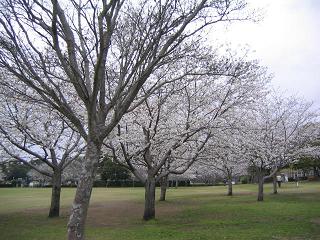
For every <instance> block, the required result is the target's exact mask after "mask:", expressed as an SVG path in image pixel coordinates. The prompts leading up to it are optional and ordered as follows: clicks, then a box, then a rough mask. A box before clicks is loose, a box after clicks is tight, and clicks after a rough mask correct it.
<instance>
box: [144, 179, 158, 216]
mask: <svg viewBox="0 0 320 240" xmlns="http://www.w3.org/2000/svg"><path fill="white" fill-rule="evenodd" d="M155 198H156V180H155V178H154V177H153V176H148V177H147V180H146V182H145V202H144V214H143V219H144V220H146V221H148V220H150V219H154V218H155Z"/></svg>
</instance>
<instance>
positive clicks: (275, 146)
mask: <svg viewBox="0 0 320 240" xmlns="http://www.w3.org/2000/svg"><path fill="white" fill-rule="evenodd" d="M310 107H311V104H310V103H306V102H304V101H303V100H301V99H297V98H294V97H290V98H281V97H277V96H272V95H271V96H270V97H269V98H267V99H266V100H265V101H262V102H261V103H260V104H258V105H257V106H256V108H255V109H254V110H253V111H252V114H248V115H249V116H248V118H247V121H248V128H247V129H246V130H245V131H247V132H246V133H245V134H244V135H245V137H244V139H246V143H245V145H246V149H247V157H248V159H249V160H250V162H251V163H250V165H251V166H253V167H254V168H255V169H257V174H258V179H259V191H258V201H263V184H264V181H265V179H267V178H270V177H273V176H274V175H275V174H276V173H277V171H278V170H279V169H281V168H282V167H284V166H286V165H288V164H289V163H290V162H292V161H293V160H294V159H295V156H297V154H298V150H299V148H300V147H301V146H302V145H303V144H304V143H305V141H306V140H307V139H308V128H309V127H310V126H311V125H312V124H311V123H312V121H313V120H314V118H315V117H316V115H315V114H314V112H312V111H311V109H310ZM275 187H276V185H275Z"/></svg>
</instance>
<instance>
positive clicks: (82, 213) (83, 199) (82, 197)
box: [68, 141, 101, 240]
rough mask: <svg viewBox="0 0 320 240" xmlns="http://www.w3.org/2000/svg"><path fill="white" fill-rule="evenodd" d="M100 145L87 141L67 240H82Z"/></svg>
mask: <svg viewBox="0 0 320 240" xmlns="http://www.w3.org/2000/svg"><path fill="white" fill-rule="evenodd" d="M100 148H101V145H99V144H97V143H94V142H93V141H88V144H87V150H86V155H85V160H84V166H83V169H82V173H81V176H80V179H79V182H78V187H77V191H76V195H75V199H74V201H73V204H72V209H71V215H70V218H69V222H68V240H84V239H85V235H84V227H85V222H86V218H87V212H88V208H89V201H90V197H91V192H92V186H93V181H94V176H95V172H96V168H97V164H98V160H99V157H100Z"/></svg>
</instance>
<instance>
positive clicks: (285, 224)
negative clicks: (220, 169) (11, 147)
mask: <svg viewBox="0 0 320 240" xmlns="http://www.w3.org/2000/svg"><path fill="white" fill-rule="evenodd" d="M256 188H257V186H256V185H238V186H236V187H235V189H234V192H235V195H234V196H232V197H228V196H225V192H226V188H225V187H192V188H178V189H170V190H169V191H168V201H166V202H157V219H156V220H153V221H149V222H144V221H142V220H141V219H142V214H143V199H144V193H143V188H110V189H105V188H96V189H94V191H93V196H92V201H91V205H90V209H89V213H88V220H87V239H90V240H113V239H123V240H132V239H135V240H136V239H155V240H157V239H175V240H178V239H179V240H188V239H190V240H191V239H192V240H196V239H219V240H220V239H279V240H288V239H291V240H301V239H320V226H319V225H320V201H319V199H320V183H305V184H301V185H300V187H299V188H296V187H295V186H294V184H284V185H283V187H282V188H281V189H280V190H279V194H278V195H272V194H270V192H271V185H267V187H266V197H265V202H262V203H261V202H259V203H258V202H257V201H256ZM73 195H74V189H63V193H62V214H61V217H60V218H57V219H48V218H47V217H46V215H47V211H48V205H49V199H50V189H0V239H1V240H9V239H10V240H17V239H19V240H20V239H26V240H30V239H32V240H37V239H39V240H40V239H48V240H51V239H52V240H56V239H65V238H66V223H67V220H68V213H69V206H70V204H71V202H72V198H73Z"/></svg>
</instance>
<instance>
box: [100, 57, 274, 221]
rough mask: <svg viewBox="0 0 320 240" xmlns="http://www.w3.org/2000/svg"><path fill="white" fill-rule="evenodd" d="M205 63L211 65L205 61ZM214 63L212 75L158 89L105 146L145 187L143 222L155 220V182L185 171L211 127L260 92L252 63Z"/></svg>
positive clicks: (258, 72)
mask: <svg viewBox="0 0 320 240" xmlns="http://www.w3.org/2000/svg"><path fill="white" fill-rule="evenodd" d="M211 59H212V58H211ZM211 61H215V60H211ZM205 63H206V64H207V66H211V64H210V62H209V61H208V59H205ZM218 63H219V64H216V67H215V68H214V69H215V70H216V71H215V72H213V71H212V70H211V68H210V67H209V69H206V67H204V66H202V67H201V68H200V69H199V72H198V73H197V74H194V76H192V77H189V78H181V79H180V81H179V82H176V81H174V82H173V83H172V84H168V85H166V86H164V87H162V88H159V89H158V90H157V91H155V92H154V94H152V95H151V96H150V97H149V98H148V99H145V100H144V102H143V103H142V104H141V105H140V106H138V107H137V108H135V109H134V110H133V111H132V112H131V113H130V114H128V115H126V116H125V117H124V118H123V119H122V121H121V122H120V123H119V125H118V129H117V131H115V132H114V136H112V135H110V138H109V141H106V142H105V145H106V147H107V148H108V149H109V150H110V151H111V153H112V155H113V157H114V159H115V161H117V162H119V163H124V164H125V165H126V166H127V167H128V168H129V169H130V170H131V171H132V173H133V174H134V175H135V176H136V177H137V178H138V179H140V181H142V182H143V183H144V184H145V210H144V216H143V218H144V219H145V220H149V219H152V218H154V217H155V185H156V182H159V181H160V180H162V181H165V182H166V177H167V176H168V175H169V174H182V173H184V172H186V171H187V170H188V169H189V168H190V166H191V165H192V164H193V163H194V162H195V161H197V159H199V158H200V157H201V156H202V152H203V150H204V149H205V148H206V145H207V143H208V141H209V139H210V138H212V137H216V133H215V132H216V130H215V129H219V128H221V127H222V126H224V125H226V124H227V123H226V119H225V117H224V116H227V115H228V113H229V111H230V110H232V109H234V108H239V107H243V106H245V105H246V104H249V103H250V102H252V101H253V99H254V98H255V97H256V96H257V95H259V94H261V93H262V92H263V91H264V84H265V83H266V81H267V80H268V77H266V75H265V69H264V68H261V67H259V66H258V65H256V63H255V62H250V61H248V62H245V61H244V60H241V61H240V60H237V61H236V60H235V61H233V62H232V63H228V64H227V66H228V67H226V66H225V61H221V60H220V59H219V61H218ZM222 63H224V64H222ZM197 64H198V65H201V64H199V62H197ZM218 66H219V67H218ZM198 68H199V67H198ZM200 72H201V74H200ZM173 76H175V75H174V73H170V77H171V78H172V77H173ZM161 77H162V78H163V77H165V75H164V73H161ZM141 170H142V171H141ZM141 172H142V174H141ZM164 185H165V184H163V185H162V189H163V191H164V187H165V186H164Z"/></svg>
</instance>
